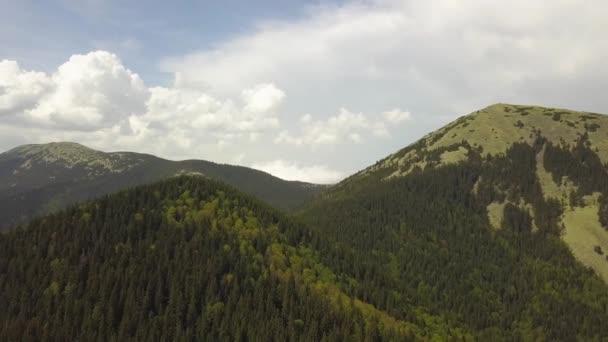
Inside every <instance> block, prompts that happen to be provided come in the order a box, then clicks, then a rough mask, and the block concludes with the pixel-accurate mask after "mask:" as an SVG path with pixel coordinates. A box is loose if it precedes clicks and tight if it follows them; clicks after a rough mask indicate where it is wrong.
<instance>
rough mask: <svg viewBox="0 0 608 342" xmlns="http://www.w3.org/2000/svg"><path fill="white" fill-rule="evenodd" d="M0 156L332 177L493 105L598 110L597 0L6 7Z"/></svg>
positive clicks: (600, 17) (603, 81) (1, 27)
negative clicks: (191, 163) (83, 155)
mask: <svg viewBox="0 0 608 342" xmlns="http://www.w3.org/2000/svg"><path fill="white" fill-rule="evenodd" d="M0 7H1V8H2V10H0V151H5V150H9V149H11V148H13V147H15V146H18V145H21V144H29V143H47V142H51V141H74V142H78V143H81V144H84V145H86V146H89V147H92V148H95V149H99V150H102V151H135V152H143V153H150V154H154V155H157V156H160V157H163V158H167V159H171V160H181V159H204V160H210V161H214V162H219V163H228V164H238V165H244V166H248V167H253V168H257V169H260V170H264V171H266V172H269V173H271V174H274V175H276V176H278V177H281V178H284V179H290V180H302V181H308V182H315V183H334V182H337V181H339V180H340V179H342V178H344V177H346V176H348V175H349V174H352V173H354V172H356V171H358V170H361V169H363V168H365V167H366V166H368V165H370V164H373V163H375V162H376V161H377V160H380V159H382V158H383V157H385V156H387V155H388V154H390V153H393V152H395V151H397V150H399V149H400V148H403V147H405V146H407V145H408V144H410V143H412V142H414V141H416V140H417V139H419V138H421V137H422V136H423V135H425V134H427V133H429V132H431V131H433V130H435V129H437V128H439V127H441V126H443V125H445V124H447V123H449V122H450V121H452V120H454V119H456V118H457V117H459V116H461V115H465V114H468V113H470V112H473V111H475V110H478V109H481V108H484V107H486V106H489V105H491V104H494V103H498V102H502V103H514V104H534V105H541V106H548V107H558V108H568V109H575V110H584V111H592V112H599V113H608V96H607V95H606V91H607V90H608V34H606V33H607V32H608V21H607V20H606V18H607V17H608V2H607V1H604V0H585V1H575V0H552V1H540V0H538V1H530V0H525V1H524V0H512V1H504V0H500V1H498V0H496V1H495V0H436V1H426V0H403V1H394V0H369V1H364V0H361V1H303V0H283V1H281V0H272V1H271V0H261V1H236V0H224V1H174V2H169V1H143V0H141V1H136V0H134V1H112V0H107V1H105V0H58V1H35V0H24V1H6V2H3V3H2V4H0Z"/></svg>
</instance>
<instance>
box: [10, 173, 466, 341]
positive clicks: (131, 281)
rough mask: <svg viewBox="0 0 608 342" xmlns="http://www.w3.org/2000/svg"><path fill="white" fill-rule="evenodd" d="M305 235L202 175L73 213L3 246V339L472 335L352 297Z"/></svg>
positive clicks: (37, 223) (45, 221)
mask: <svg viewBox="0 0 608 342" xmlns="http://www.w3.org/2000/svg"><path fill="white" fill-rule="evenodd" d="M309 235H310V231H309V230H308V229H307V228H306V227H304V226H302V225H301V224H299V223H295V222H294V221H292V220H290V219H288V218H286V217H285V216H284V215H283V214H281V213H279V212H277V211H276V210H274V209H271V208H270V207H268V206H266V205H264V204H262V203H261V202H258V201H257V200H255V199H253V198H252V197H249V196H245V195H242V194H240V193H239V192H238V191H236V190H235V189H233V188H230V187H228V186H225V185H222V184H220V183H217V182H215V181H211V180H206V179H203V178H201V177H178V178H172V179H170V180H165V181H163V182H160V183H156V184H153V185H148V186H142V187H137V188H134V189H131V190H128V191H124V192H120V193H117V194H114V195H110V196H106V197H103V198H101V199H99V200H96V201H92V202H87V203H84V204H81V205H79V206H75V207H71V208H69V209H67V210H65V211H61V212H59V213H56V214H52V215H49V216H46V217H44V218H40V219H36V220H34V221H33V222H31V223H30V224H29V225H28V226H27V227H24V228H19V229H17V230H13V231H10V232H8V233H6V234H2V235H0V305H1V306H2V307H3V310H2V311H1V312H0V336H3V338H6V339H7V340H75V339H77V340H86V341H95V340H103V341H109V340H119V341H126V340H175V341H190V340H208V341H216V340H230V341H234V340H239V341H272V340H275V341H340V340H349V339H352V340H357V341H377V340H395V341H401V340H428V339H431V338H436V339H444V338H447V336H452V337H454V338H458V339H462V338H467V336H469V337H470V335H468V334H467V333H465V332H463V331H462V330H461V329H459V328H458V327H456V326H454V325H452V324H448V323H446V322H438V323H437V324H436V325H435V326H432V327H429V326H423V325H419V324H415V323H412V322H408V321H406V320H403V319H398V318H395V317H393V316H391V315H389V314H388V313H386V312H384V311H381V310H378V309H377V308H376V307H374V306H373V305H371V304H369V303H366V302H365V300H364V298H363V297H356V296H353V295H349V294H348V293H347V292H348V289H349V288H352V287H353V286H355V284H356V281H355V280H354V279H352V278H349V277H345V276H342V275H339V274H337V273H335V272H333V271H332V269H331V268H330V267H329V266H327V265H325V264H323V263H322V262H321V261H320V256H319V254H318V252H316V251H314V250H313V249H311V248H310V247H309V245H308V243H307V242H306V241H307V240H308V239H309V237H308V236H309ZM420 315H421V317H425V319H426V320H432V319H433V317H432V316H430V315H428V314H424V315H423V314H422V313H421V314H420ZM412 317H414V318H416V317H417V315H413V316H412ZM417 320H420V319H417ZM439 324H440V325H439ZM437 327H439V328H437Z"/></svg>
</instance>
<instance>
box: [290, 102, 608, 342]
mask: <svg viewBox="0 0 608 342" xmlns="http://www.w3.org/2000/svg"><path fill="white" fill-rule="evenodd" d="M606 144H608V117H607V116H605V115H600V114H594V113H584V112H575V111H570V110H563V109H553V108H542V107H533V106H517V105H509V104H497V105H493V106H490V107H488V108H485V109H483V110H480V111H476V112H474V113H471V114H470V115H467V116H464V117H461V118H460V119H458V120H456V121H454V122H453V123H451V124H449V125H447V126H445V127H443V128H442V129H439V130H438V131H436V132H433V133H431V134H429V135H427V136H425V137H423V138H422V139H420V140H419V141H417V142H416V143H414V144H412V145H410V146H408V147H406V148H404V149H402V150H400V151H397V152H396V153H394V154H392V155H390V156H388V157H386V158H384V159H382V160H380V161H379V162H377V163H376V164H375V165H372V166H370V167H368V168H366V169H364V170H362V171H360V172H358V173H357V174H355V175H353V176H351V177H349V178H347V179H346V180H344V181H343V182H341V183H339V184H337V185H336V186H334V187H332V188H330V189H328V191H326V192H325V193H324V194H323V195H322V196H321V197H320V198H319V199H318V200H316V201H314V202H312V203H310V204H309V205H307V206H306V208H305V209H304V210H301V211H300V212H299V214H298V215H299V218H300V219H301V220H302V221H303V222H306V223H307V225H308V226H309V227H310V228H311V229H312V230H313V233H312V234H315V235H318V236H322V237H323V238H322V239H318V240H316V241H315V242H314V243H313V248H315V249H316V250H318V251H319V253H320V255H321V260H322V262H324V263H326V264H329V265H332V264H333V263H335V262H336V261H339V263H338V264H337V266H334V270H335V272H337V273H338V274H342V275H344V276H347V277H352V278H353V279H354V280H355V281H356V284H357V285H356V286H354V288H353V289H352V291H353V293H358V294H359V295H361V296H362V298H365V299H366V301H367V302H369V303H370V304H372V305H374V306H375V307H377V308H378V309H380V310H383V311H386V312H387V313H389V314H390V315H392V316H393V317H396V318H398V319H405V320H408V319H409V320H413V321H414V322H417V321H416V320H415V319H413V318H412V313H417V314H418V317H421V316H423V315H421V313H427V314H432V315H434V317H435V318H434V320H432V321H430V320H427V321H425V322H424V325H426V326H428V325H432V324H434V323H436V322H450V323H451V324H455V325H456V326H461V327H464V329H465V331H468V332H471V333H472V334H474V336H476V338H477V339H480V340H492V341H494V340H552V341H571V340H601V339H602V338H605V337H606V336H608V330H607V328H606V324H605V322H606V320H607V319H608V287H607V286H606V283H607V282H608V257H607V256H606V254H605V253H606V252H607V251H608V245H607V244H606V243H607V242H608V231H606V228H605V227H606V224H607V223H608V203H607V202H608V200H606V199H607V198H608V197H607V196H608V173H607V168H606V162H607V161H608V149H606V147H608V146H606ZM419 324H420V322H419Z"/></svg>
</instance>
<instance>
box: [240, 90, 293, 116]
mask: <svg viewBox="0 0 608 342" xmlns="http://www.w3.org/2000/svg"><path fill="white" fill-rule="evenodd" d="M284 97H285V93H284V92H283V91H282V90H281V89H279V88H277V87H276V86H275V85H274V84H272V83H266V84H259V85H257V86H255V87H253V88H251V89H245V90H243V99H245V103H246V105H245V110H246V111H248V112H253V113H270V112H273V111H274V110H275V109H276V108H277V107H278V106H279V105H280V104H281V102H282V101H283V98H284Z"/></svg>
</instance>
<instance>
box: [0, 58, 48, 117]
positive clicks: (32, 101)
mask: <svg viewBox="0 0 608 342" xmlns="http://www.w3.org/2000/svg"><path fill="white" fill-rule="evenodd" d="M53 87H54V84H53V82H52V80H51V79H50V77H48V76H47V75H46V74H45V73H42V72H34V71H25V70H22V69H21V68H20V67H19V64H17V62H16V61H9V60H3V61H0V115H9V114H12V113H15V112H22V111H23V110H26V109H30V108H32V107H34V106H35V105H36V104H37V102H38V100H39V99H40V98H41V97H42V96H43V95H45V94H47V93H48V92H49V91H51V90H52V89H53Z"/></svg>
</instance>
